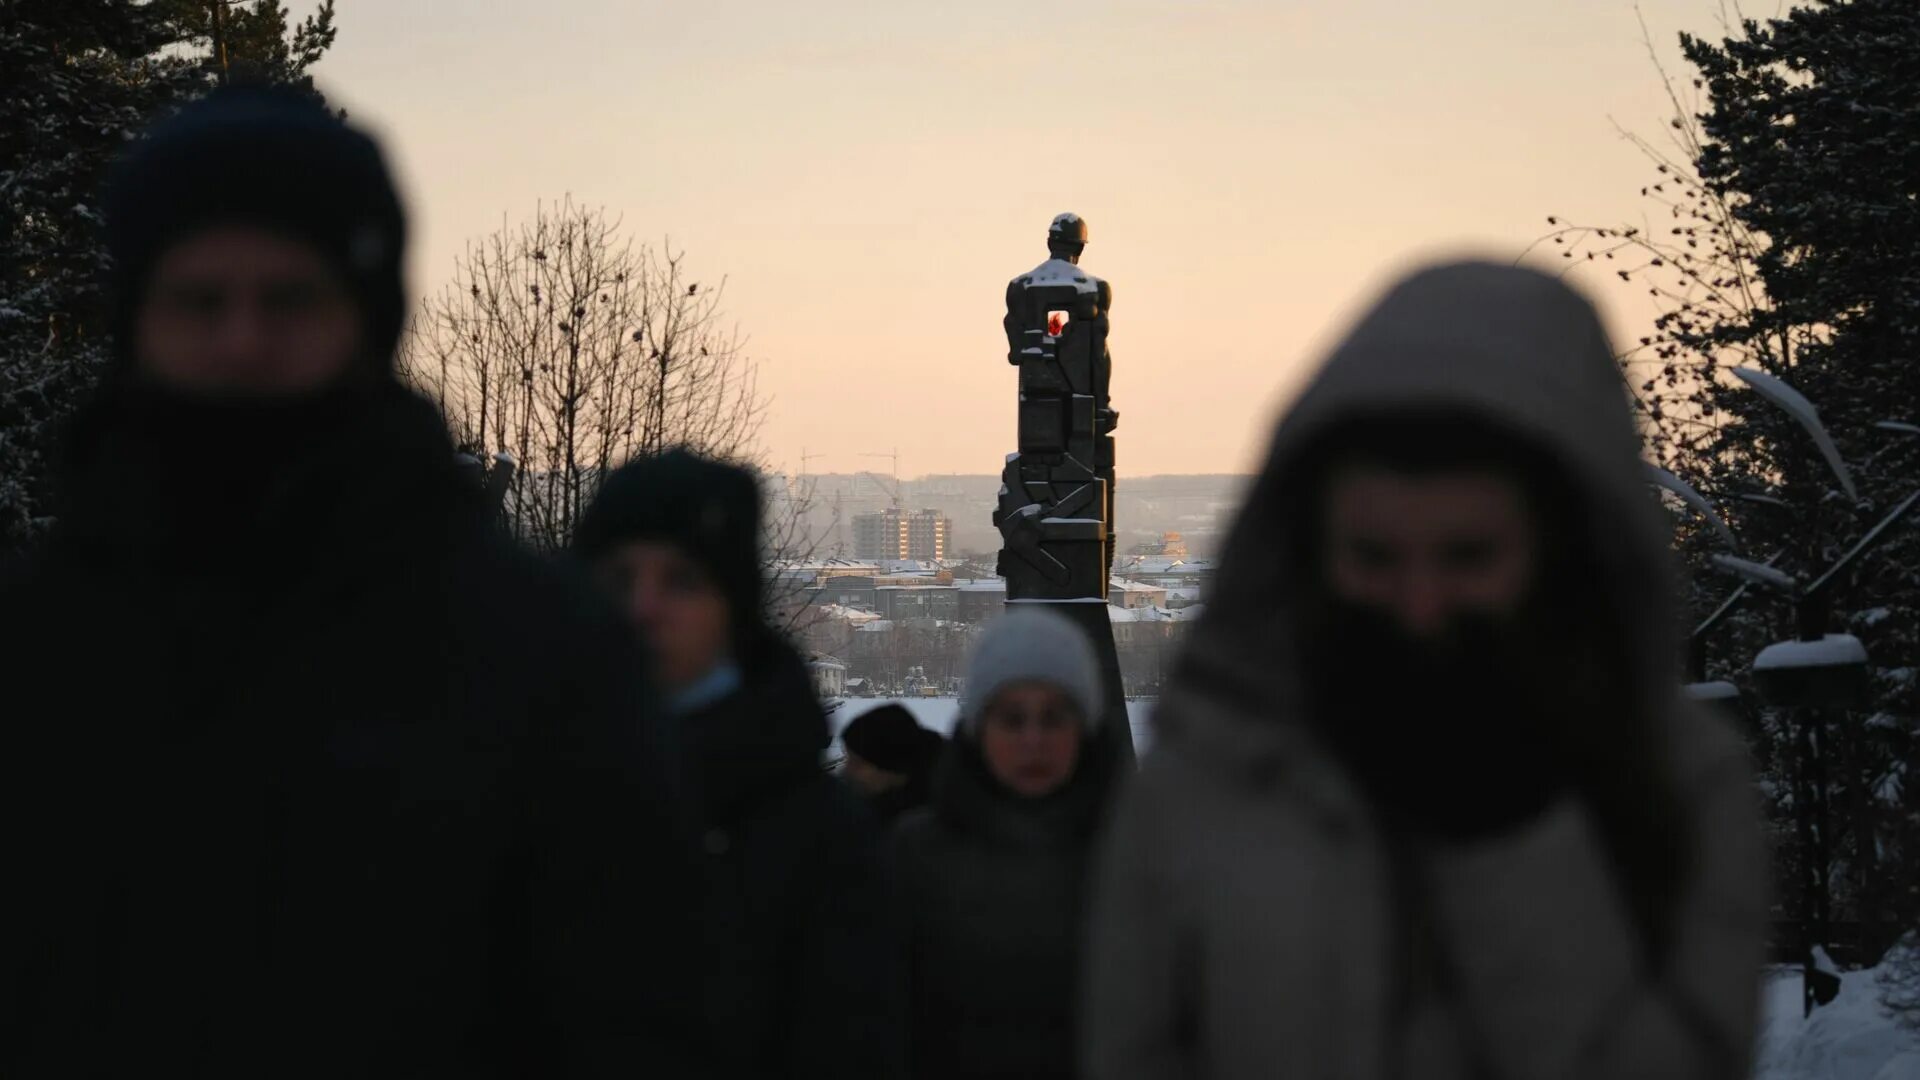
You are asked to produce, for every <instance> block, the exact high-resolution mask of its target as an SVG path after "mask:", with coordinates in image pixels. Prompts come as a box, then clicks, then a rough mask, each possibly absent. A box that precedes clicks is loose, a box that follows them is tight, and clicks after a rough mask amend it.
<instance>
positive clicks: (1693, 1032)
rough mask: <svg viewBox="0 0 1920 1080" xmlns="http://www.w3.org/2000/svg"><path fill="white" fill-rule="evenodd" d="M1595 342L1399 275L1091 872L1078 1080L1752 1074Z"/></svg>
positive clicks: (1661, 625) (1257, 529)
mask: <svg viewBox="0 0 1920 1080" xmlns="http://www.w3.org/2000/svg"><path fill="white" fill-rule="evenodd" d="M1638 454H1639V442H1638V437H1637V433H1636V431H1635V428H1634V424H1633V420H1632V417H1631V414H1630V412H1629V409H1628V406H1627V398H1626V392H1625V388H1624V386H1623V385H1622V381H1621V376H1620V372H1619V369H1618V368H1617V366H1616V365H1615V361H1614V353H1613V350H1612V348H1611V347H1610V346H1609V344H1608V341H1607V338H1606V335H1605V333H1604V332H1603V331H1602V329H1601V326H1600V323H1599V320H1598V318H1597V316H1596V315H1595V313H1594V311H1593V310H1592V308H1591V307H1590V306H1589V305H1588V304H1587V303H1586V301H1585V300H1583V299H1582V298H1581V297H1579V296H1578V295H1577V294H1575V293H1574V292H1572V291H1571V290H1570V289H1568V288H1567V287H1566V286H1564V285H1563V284H1561V283H1560V282H1559V281H1558V280H1556V279H1554V278H1551V277H1547V276H1545V275H1542V274H1538V273H1535V272H1533V271H1529V270H1524V269H1517V268H1513V267H1503V266H1494V265H1481V264H1462V265H1452V266H1442V267H1438V268H1434V269H1429V270H1426V271H1423V272H1420V273H1416V274H1414V275H1412V276H1411V277H1408V278H1407V279H1405V280H1403V281H1402V282H1400V283H1399V284H1398V285H1397V286H1396V287H1394V288H1393V289H1392V290H1391V291H1390V292H1389V293H1388V294H1387V296H1386V297H1385V298H1384V299H1383V300H1381V301H1380V302H1379V303H1378V304H1377V306H1375V307H1374V308H1373V310H1372V311H1371V313H1370V314H1368V315H1366V316H1365V317H1364V318H1363V319H1362V320H1361V321H1360V323H1359V325H1358V327H1357V328H1356V329H1355V330H1354V331H1353V332H1352V334H1351V336H1350V337H1348V338H1347V340H1346V341H1345V343H1344V344H1342V345H1341V346H1340V347H1339V348H1337V349H1336V350H1335V351H1334V353H1333V355H1332V357H1331V359H1330V360H1329V361H1328V362H1327V363H1326V365H1325V367H1324V368H1323V370H1322V371H1321V372H1320V374H1319V375H1318V377H1317V378H1316V379H1315V380H1314V381H1313V383H1312V384H1311V386H1310V387H1309V389H1308V390H1307V391H1306V393H1305V394H1304V395H1303V396H1302V397H1301V399H1300V401H1299V403H1298V404H1297V405H1295V406H1294V408H1293V409H1292V410H1291V411H1290V412H1289V414H1288V416H1287V417H1286V419H1285V420H1284V421H1283V422H1282V423H1281V425H1280V428H1279V432H1278V434H1277V435H1276V437H1275V440H1274V446H1273V450H1272V455H1271V458H1270V460H1269V462H1268V464H1267V466H1266V469H1265V471H1264V473H1263V474H1262V475H1261V477H1260V478H1259V479H1258V481H1257V482H1256V484H1255V486H1254V488H1253V490H1252V493H1251V495H1250V498H1249V500H1248V502H1247V505H1246V508H1245V510H1244V511H1243V512H1242V514H1241V517H1240V520H1239V521H1238V523H1237V524H1236V525H1235V527H1234V529H1233V531H1232V534H1231V536H1230V539H1229V541H1228V544H1227V547H1226V549H1225V552H1224V555H1223V559H1222V563H1221V567H1220V580H1219V585H1218V588H1217V589H1216V591H1215V600H1214V603H1213V604H1212V605H1210V606H1209V608H1208V609H1207V612H1206V614H1205V615H1204V616H1203V617H1202V619H1201V622H1200V624H1199V625H1198V626H1197V628H1196V635H1195V638H1194V640H1193V642H1192V643H1191V647H1190V649H1189V650H1188V651H1187V652H1186V654H1185V655H1184V657H1183V659H1182V661H1181V664H1180V666H1179V669H1178V671H1177V674H1176V677H1175V679H1174V680H1173V685H1172V686H1171V688H1170V689H1169V691H1168V693H1167V695H1166V697H1165V698H1164V699H1163V702H1162V707H1161V709H1160V711H1159V713H1158V714H1157V717H1156V723H1157V726H1158V736H1159V737H1158V739H1157V740H1156V744H1155V748H1154V752H1153V754H1152V755H1151V757H1150V758H1149V760H1148V761H1147V763H1146V765H1145V767H1144V769H1143V770H1142V772H1141V773H1140V775H1139V777H1138V779H1137V782H1136V783H1135V784H1134V786H1133V787H1132V789H1131V790H1130V791H1129V792H1128V794H1127V795H1126V796H1125V797H1124V799H1123V800H1122V808H1121V809H1120V810H1119V811H1118V815H1117V820H1116V823H1115V825H1114V828H1113V831H1112V835H1111V839H1110V843H1109V844H1108V845H1107V846H1106V847H1105V849H1104V853H1103V858H1102V864H1101V865H1102V869H1101V872H1100V885H1099V889H1098V893H1097V895H1098V902H1097V911H1096V914H1095V916H1094V930H1093V943H1094V945H1093V949H1092V954H1091V962H1090V968H1089V975H1088V984H1087V985H1088V987H1089V994H1090V999H1089V1002H1088V1007H1087V1009H1086V1011H1085V1018H1086V1024H1085V1027H1084V1039H1085V1042H1084V1045H1085V1048H1086V1054H1087V1061H1088V1065H1089V1070H1088V1074H1089V1075H1090V1076H1091V1077H1094V1078H1095V1080H1147V1078H1159V1077H1176V1076H1178V1077H1203V1078H1212V1080H1238V1078H1252V1077H1270V1076H1288V1077H1301V1078H1309V1080H1311V1078H1328V1080H1332V1078H1342V1080H1346V1078H1351V1080H1372V1078H1381V1077H1393V1078H1428V1077H1432V1078H1442V1077H1496V1078H1511V1080H1524V1078H1539V1077H1555V1078H1592V1080H1603V1078H1604V1080H1615V1078H1618V1080H1627V1078H1635V1080H1647V1078H1669V1077H1670V1078H1675V1080H1678V1078H1681V1077H1686V1078H1706V1080H1734V1078H1736V1077H1744V1076H1745V1075H1746V1068H1747V1064H1748V1061H1747V1059H1748V1054H1749V1050H1750V1045H1751V1043H1752V1040H1753V1035H1754V1026H1755V1014H1756V1009H1757V1003H1758V997H1757V976H1758V971H1759V965H1760V962H1761V960H1762V955H1763V941H1764V934H1765V917H1766V911H1767V906H1766V900H1765V895H1764V894H1765V882H1766V873H1765V865H1766V860H1765V854H1764V851H1763V847H1762V842H1761V835H1760V829H1759V820H1758V815H1757V812H1756V807H1755V804H1754V800H1753V797H1752V792H1751V784H1752V778H1751V769H1750V766H1749V764H1748V761H1747V758H1746V753H1745V747H1744V746H1743V745H1742V743H1741V741H1740V740H1739V738H1738V737H1737V736H1736V735H1735V734H1733V733H1732V731H1731V730H1730V729H1729V728H1728V727H1726V726H1725V725H1724V724H1723V723H1721V722H1720V721H1719V720H1718V719H1717V718H1716V717H1714V716H1712V715H1709V714H1706V713H1704V712H1702V711H1700V710H1699V709H1697V708H1695V707H1693V706H1691V705H1690V704H1689V703H1687V702H1686V701H1684V700H1683V698H1682V695H1681V693H1680V690H1679V685H1678V679H1677V675H1678V672H1677V667H1676V658H1677V657H1678V656H1679V649H1678V648H1677V642H1676V641H1675V639H1674V635H1673V633H1672V627H1673V626H1674V625H1675V620H1676V613H1675V611H1674V607H1673V599H1672V594H1673V592H1674V588H1673V581H1674V579H1673V578H1672V577H1671V576H1670V568H1669V565H1668V550H1667V547H1668V545H1667V540H1666V537H1665V535H1664V532H1663V529H1662V527H1661V523H1660V519H1659V515H1658V514H1657V512H1656V509H1655V507H1654V505H1653V504H1652V501H1651V496H1650V495H1649V493H1648V491H1647V490H1646V487H1645V484H1644V480H1643V475H1644V470H1643V467H1642V465H1641V463H1640V460H1639V456H1638Z"/></svg>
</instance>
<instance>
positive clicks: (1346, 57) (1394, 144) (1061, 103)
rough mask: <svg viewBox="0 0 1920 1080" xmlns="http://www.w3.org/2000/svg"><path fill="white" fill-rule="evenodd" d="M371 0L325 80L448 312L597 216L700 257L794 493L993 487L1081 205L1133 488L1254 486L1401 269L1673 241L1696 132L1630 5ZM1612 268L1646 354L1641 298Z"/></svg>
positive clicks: (1610, 293)
mask: <svg viewBox="0 0 1920 1080" xmlns="http://www.w3.org/2000/svg"><path fill="white" fill-rule="evenodd" d="M292 6H293V8H294V10H295V11H296V12H301V13H303V12H304V11H305V10H306V9H307V8H310V7H311V6H312V4H311V3H295V4H293V5H292ZM1639 6H1640V10H1641V11H1642V13H1643V14H1644V17H1645V19H1646V21H1647V23H1648V26H1649V28H1650V29H1651V31H1652V33H1653V35H1654V39H1655V42H1656V46H1657V51H1658V52H1659V53H1660V54H1661V55H1662V56H1663V57H1665V58H1667V59H1668V60H1670V61H1671V60H1672V59H1673V55H1674V53H1675V51H1676V50H1675V47H1674V44H1673V36H1674V34H1675V33H1676V32H1677V31H1679V30H1681V29H1688V30H1693V31H1695V32H1699V33H1712V32H1714V31H1715V29H1716V20H1717V18H1718V11H1719V6H1718V5H1717V4H1716V3H1714V2H1713V0H1643V2H1642V3H1641V4H1640V5H1639ZM338 9H339V14H338V22H339V27H340V32H339V40H338V42H337V44H336V45H335V46H334V48H333V49H332V50H331V51H330V52H329V53H328V54H327V56H326V58H325V59H324V60H323V61H322V62H321V64H320V65H319V66H318V68H317V69H316V73H317V77H318V81H319V82H320V84H321V86H322V87H323V88H324V89H325V90H326V91H327V92H328V93H329V94H330V95H332V96H333V97H334V98H335V99H336V100H337V101H339V102H341V103H342V104H344V105H345V106H346V107H347V108H349V109H350V110H351V112H352V113H353V115H354V116H355V117H356V118H357V119H358V120H360V121H362V122H365V123H368V124H370V125H371V126H373V127H374V128H375V129H376V130H379V131H381V132H383V133H384V134H385V135H386V136H387V137H388V141H389V146H390V150H391V153H392V155H393V157H394V159H395V163H396V165H397V167H398V169H399V171H400V173H401V175H402V177H403V179H404V182H405V184H406V187H407V191H408V193H409V195H410V200H411V206H412V209H413V213H414V220H415V229H416V232H415V248H414V252H413V258H412V265H411V269H412V273H413V284H414V289H415V291H416V293H417V294H418V293H425V292H428V291H432V290H437V289H438V288H440V287H441V286H442V284H443V283H444V282H445V281H446V280H447V279H448V277H449V276H450V274H451V271H452V267H453V261H454V259H455V257H456V256H457V255H458V254H459V253H460V252H461V251H462V250H463V249H464V247H465V245H466V244H467V243H468V242H469V241H472V240H475V239H478V238H480V237H482V236H484V235H486V234H487V233H488V232H490V231H492V230H494V229H497V228H499V227H500V225H501V224H502V223H503V221H519V220H521V219H523V218H525V217H526V216H528V215H530V214H531V213H532V212H533V210H534V209H535V207H536V205H538V204H539V203H542V202H553V201H557V200H559V199H561V198H564V197H571V198H572V199H573V200H574V201H575V202H577V203H581V204H585V205H591V206H604V207H606V208H607V209H608V210H609V211H611V212H613V213H615V214H618V215H620V216H621V217H622V218H623V219H624V222H625V225H626V229H627V232H628V233H629V234H630V235H631V236H633V237H634V238H635V239H636V240H639V241H645V242H652V243H656V244H657V243H659V242H661V240H662V239H663V238H668V237H670V238H671V239H672V242H673V243H674V245H675V246H676V247H681V248H684V249H685V250H686V251H687V252H688V259H689V263H690V265H691V266H692V267H693V268H694V270H695V273H696V274H697V275H700V276H701V277H702V278H703V279H704V280H706V281H709V282H712V281H717V280H718V279H719V278H720V277H722V276H724V277H725V278H726V279H727V298H728V301H727V307H728V310H729V311H730V312H731V314H732V316H733V317H734V318H735V319H736V320H737V321H738V323H739V325H740V326H741V328H742V329H744V330H745V331H746V332H747V333H748V334H749V335H750V336H751V339H752V341H751V352H752V354H753V355H754V356H756V357H758V358H760V359H761V360H762V368H761V382H762V387H763V389H765V390H766V391H767V392H768V393H769V394H770V395H771V397H772V398H773V408H772V411H771V414H770V416H769V419H768V422H767V424H766V427H765V431H764V439H763V441H764V443H765V446H766V449H767V451H768V456H769V458H770V459H771V461H772V463H773V464H774V465H775V466H776V467H780V468H784V469H786V470H790V471H798V470H799V469H800V468H801V466H802V463H801V461H800V456H801V453H802V451H803V449H804V450H805V451H806V452H807V453H808V454H810V455H813V457H812V458H811V460H810V461H809V462H808V463H807V465H806V467H807V468H808V469H809V470H811V471H819V472H825V471H837V472H852V471H855V470H859V469H884V468H885V467H886V463H885V462H884V461H882V460H880V459H878V458H874V457H867V456H864V455H867V454H871V453H876V452H887V451H892V450H894V449H896V448H897V449H898V451H899V469H900V473H901V474H902V475H903V476H917V475H925V474H938V473H986V472H992V471H993V470H994V469H995V468H996V467H997V466H998V463H999V461H1000V459H1001V457H1002V455H1004V454H1005V453H1006V452H1007V451H1008V450H1010V449H1012V448H1013V430H1012V429H1013V395H1014V373H1013V371H1012V369H1011V368H1009V367H1008V366H1007V365H1006V364H1005V363H1004V360H1003V355H1004V349H1005V346H1004V340H1003V338H1002V337H1001V333H1000V315H1001V310H1000V303H1001V293H1002V290H1003V287H1004V285H1005V282H1006V280H1007V279H1008V278H1010V277H1012V276H1013V275H1014V274H1016V273H1018V272H1020V271H1023V270H1025V269H1027V268H1028V267H1029V266H1031V265H1032V264H1034V263H1036V262H1038V261H1039V260H1040V259H1041V258H1042V257H1043V255H1044V245H1043V236H1044V231H1045V227H1046V223H1047V221H1048V220H1049V219H1050V218H1051V217H1052V215H1053V214H1054V213H1056V212H1058V211H1061V210H1069V209H1071V210H1074V211H1077V212H1079V213H1081V214H1083V215H1085V216H1086V217H1087V219H1088V221H1089V223H1090V225H1091V231H1092V243H1091V245H1090V247H1089V249H1088V253H1087V256H1086V260H1085V261H1086V265H1087V266H1088V267H1089V269H1091V270H1093V271H1094V272H1096V273H1099V274H1100V275H1102V276H1104V277H1106V278H1108V279H1109V280H1111V281H1112V282H1113V283H1114V290H1115V305H1114V314H1113V319H1114V323H1113V326H1114V329H1113V337H1112V346H1113V351H1114V357H1115V375H1114V395H1115V403H1116V405H1117V406H1118V407H1119V408H1120V410H1121V411H1122V414H1123V421H1122V424H1121V426H1120V432H1119V434H1120V448H1119V468H1120V470H1121V472H1122V474H1123V475H1124V474H1128V473H1131V474H1146V473H1231V472H1244V471H1248V470H1250V469H1253V468H1255V467H1256V466H1257V464H1258V457H1259V453H1260V451H1261V448H1262V447H1263V445H1264V443H1265V441H1266V438H1267V435H1268V432H1269V429H1270V425H1271V421H1272V418H1273V416H1274V415H1275V413H1276V411H1277V409H1278V408H1279V407H1280V406H1282V405H1283V404H1284V403H1285V401H1286V400H1287V398H1288V396H1289V394H1290V393H1291V392H1293V391H1294V390H1296V389H1297V387H1298V385H1299V381H1300V379H1301V378H1302V377H1303V376H1304V375H1305V374H1306V373H1307V371H1308V370H1309V367H1310V364H1311V363H1312V361H1313V360H1314V359H1315V358H1316V356H1317V349H1319V348H1320V347H1321V346H1322V345H1323V343H1325V342H1327V341H1328V340H1330V339H1331V338H1332V337H1334V336H1335V335H1337V333H1338V332H1339V330H1340V329H1341V326H1342V324H1343V321H1344V319H1345V318H1347V317H1348V316H1349V315H1350V314H1351V313H1352V312H1353V311H1355V310H1356V309H1357V308H1358V307H1359V306H1360V305H1362V304H1364V303H1365V302H1366V300H1367V299H1368V297H1369V296H1370V294H1371V292H1372V290H1374V289H1376V288H1378V287H1379V285H1380V284H1381V283H1382V282H1383V281H1384V280H1385V279H1386V278H1387V277H1388V276H1390V275H1391V273H1392V272H1393V271H1394V270H1395V269H1396V268H1399V267H1401V266H1404V265H1405V264H1406V263H1407V262H1408V261H1410V260H1413V259H1418V258H1422V257H1427V256H1431V255H1434V254H1440V253H1461V252H1468V253H1479V254H1483V255H1486V256H1488V257H1491V258H1496V259H1503V260H1511V259H1513V258H1515V257H1517V256H1518V255H1519V254H1520V252H1521V251H1522V250H1524V249H1525V248H1526V247H1527V246H1528V244H1529V243H1530V242H1532V241H1533V240H1534V239H1536V238H1537V237H1538V236H1539V235H1540V234H1541V233H1542V232H1544V231H1545V230H1546V225H1545V218H1546V216H1547V215H1548V214H1566V215H1572V216H1574V217H1579V218H1584V219H1587V220H1595V221H1617V220H1627V219H1632V220H1636V221H1637V220H1639V218H1640V217H1641V215H1642V214H1643V213H1644V211H1645V207H1644V206H1643V205H1642V204H1641V203H1640V201H1639V200H1638V197H1637V196H1638V191H1639V188H1640V186H1641V185H1642V184H1643V183H1645V181H1646V177H1647V176H1648V173H1649V168H1648V167H1647V166H1646V165H1645V164H1644V163H1643V161H1642V160H1641V159H1640V157H1639V156H1638V154H1637V153H1636V152H1635V150H1634V149H1633V148H1632V147H1631V146H1630V145H1628V144H1626V143H1625V142H1623V141H1622V140H1620V139H1619V138H1618V136H1617V133H1616V131H1615V130H1614V127H1613V122H1614V121H1618V122H1619V124H1620V125H1622V126H1624V127H1626V128H1628V129H1630V130H1634V131H1638V132H1642V133H1646V134H1648V135H1650V136H1658V135H1659V133H1660V132H1661V131H1663V130H1664V125H1665V122H1666V119H1667V117H1668V114H1669V112H1670V109H1669V106H1668V105H1667V102H1666V100H1665V97H1664V91H1663V89H1662V87H1661V85H1660V82H1659V79H1658V75H1657V73H1656V71H1655V70H1654V67H1653V63H1652V61H1651V60H1650V59H1649V57H1648V55H1647V53H1646V50H1645V48H1644V46H1643V43H1642V40H1641V31H1640V27H1639V24H1638V22H1637V21H1636V18H1635V6H1634V4H1633V3H1632V2H1631V0H1603V2H1598V3H1591V4H1581V5H1558V4H1552V5H1549V4H1539V3H1537V2H1530V0H1463V2H1460V3H1455V4H1450V5H1428V4H1421V3H1411V2H1389V0H1346V2H1340V3H1334V2H1332V0H1317V2H1312V3H1293V2H1267V3H1231V2H1210V3H1183V4H1178V5H1167V4H1160V3H1094V2H1091V0H1073V2H1041V3H1021V4H1013V3H1005V2H1000V0H991V2H987V0H983V2H978V3H973V4H968V5H959V6H950V5H940V6H935V5H917V4H893V5H881V4H867V3H854V2H851V0H832V2H822V3H816V4H809V5H783V4H749V3H715V4H706V5H698V6H685V5H663V4H644V3H629V2H625V0H576V2H574V3H570V4H567V5H564V6H556V5H551V4H532V3H524V2H505V0H501V2H493V3H477V2H476V3H466V4H460V5H454V4H450V3H436V2H433V0H381V2H379V3H372V2H368V0H340V2H339V4H338ZM1414 180H1417V181H1418V186H1417V187H1415V186H1414V185H1413V183H1412V181H1414ZM1586 281H1587V283H1588V284H1590V285H1591V286H1592V292H1593V293H1594V295H1595V296H1596V297H1597V298H1598V299H1599V300H1600V301H1601V302H1602V304H1603V305H1605V306H1606V307H1607V309H1608V311H1609V315H1610V317H1611V319H1612V321H1613V323H1614V326H1615V330H1616V333H1617V334H1619V335H1622V336H1624V335H1626V334H1628V333H1630V332H1638V330H1639V328H1640V327H1641V326H1642V325H1643V324H1644V322H1645V319H1646V311H1645V308H1644V306H1643V305H1642V304H1640V303H1638V302H1636V300H1635V299H1634V296H1633V294H1632V292H1631V291H1630V290H1627V289H1624V288H1621V287H1609V282H1610V279H1607V280H1601V278H1600V277H1595V278H1591V279H1586ZM1611 284H1612V285H1614V286H1617V285H1618V283H1611Z"/></svg>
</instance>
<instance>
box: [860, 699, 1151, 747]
mask: <svg viewBox="0 0 1920 1080" xmlns="http://www.w3.org/2000/svg"><path fill="white" fill-rule="evenodd" d="M1153 704H1154V703H1153V702H1151V701H1129V702H1127V719H1128V720H1129V721H1130V722H1131V723H1132V726H1133V745H1134V748H1135V749H1136V750H1137V751H1139V752H1141V753H1144V752H1145V751H1146V749H1147V747H1148V746H1151V745H1152V744H1153V728H1152V725H1151V723H1149V716H1150V714H1151V713H1152V711H1153ZM882 705H905V706H906V707H907V710H908V711H909V712H911V713H913V718H914V719H915V720H918V721H919V722H920V726H921V727H923V728H928V729H930V730H933V731H937V732H939V733H940V734H942V735H950V734H952V733H953V725H954V724H955V723H957V722H958V721H959V719H960V699H959V698H950V697H936V698H847V699H845V700H844V701H843V702H842V703H841V705H840V707H839V708H836V709H834V710H833V712H831V713H829V714H828V719H829V720H831V721H832V722H833V735H834V745H833V747H832V749H831V750H830V751H829V754H828V756H830V757H839V756H840V743H839V739H840V730H841V729H842V728H844V727H846V726H847V725H848V724H850V723H852V722H853V718H854V717H856V716H859V715H860V714H861V713H864V712H867V711H868V710H870V709H877V708H879V707H880V706H882Z"/></svg>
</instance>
